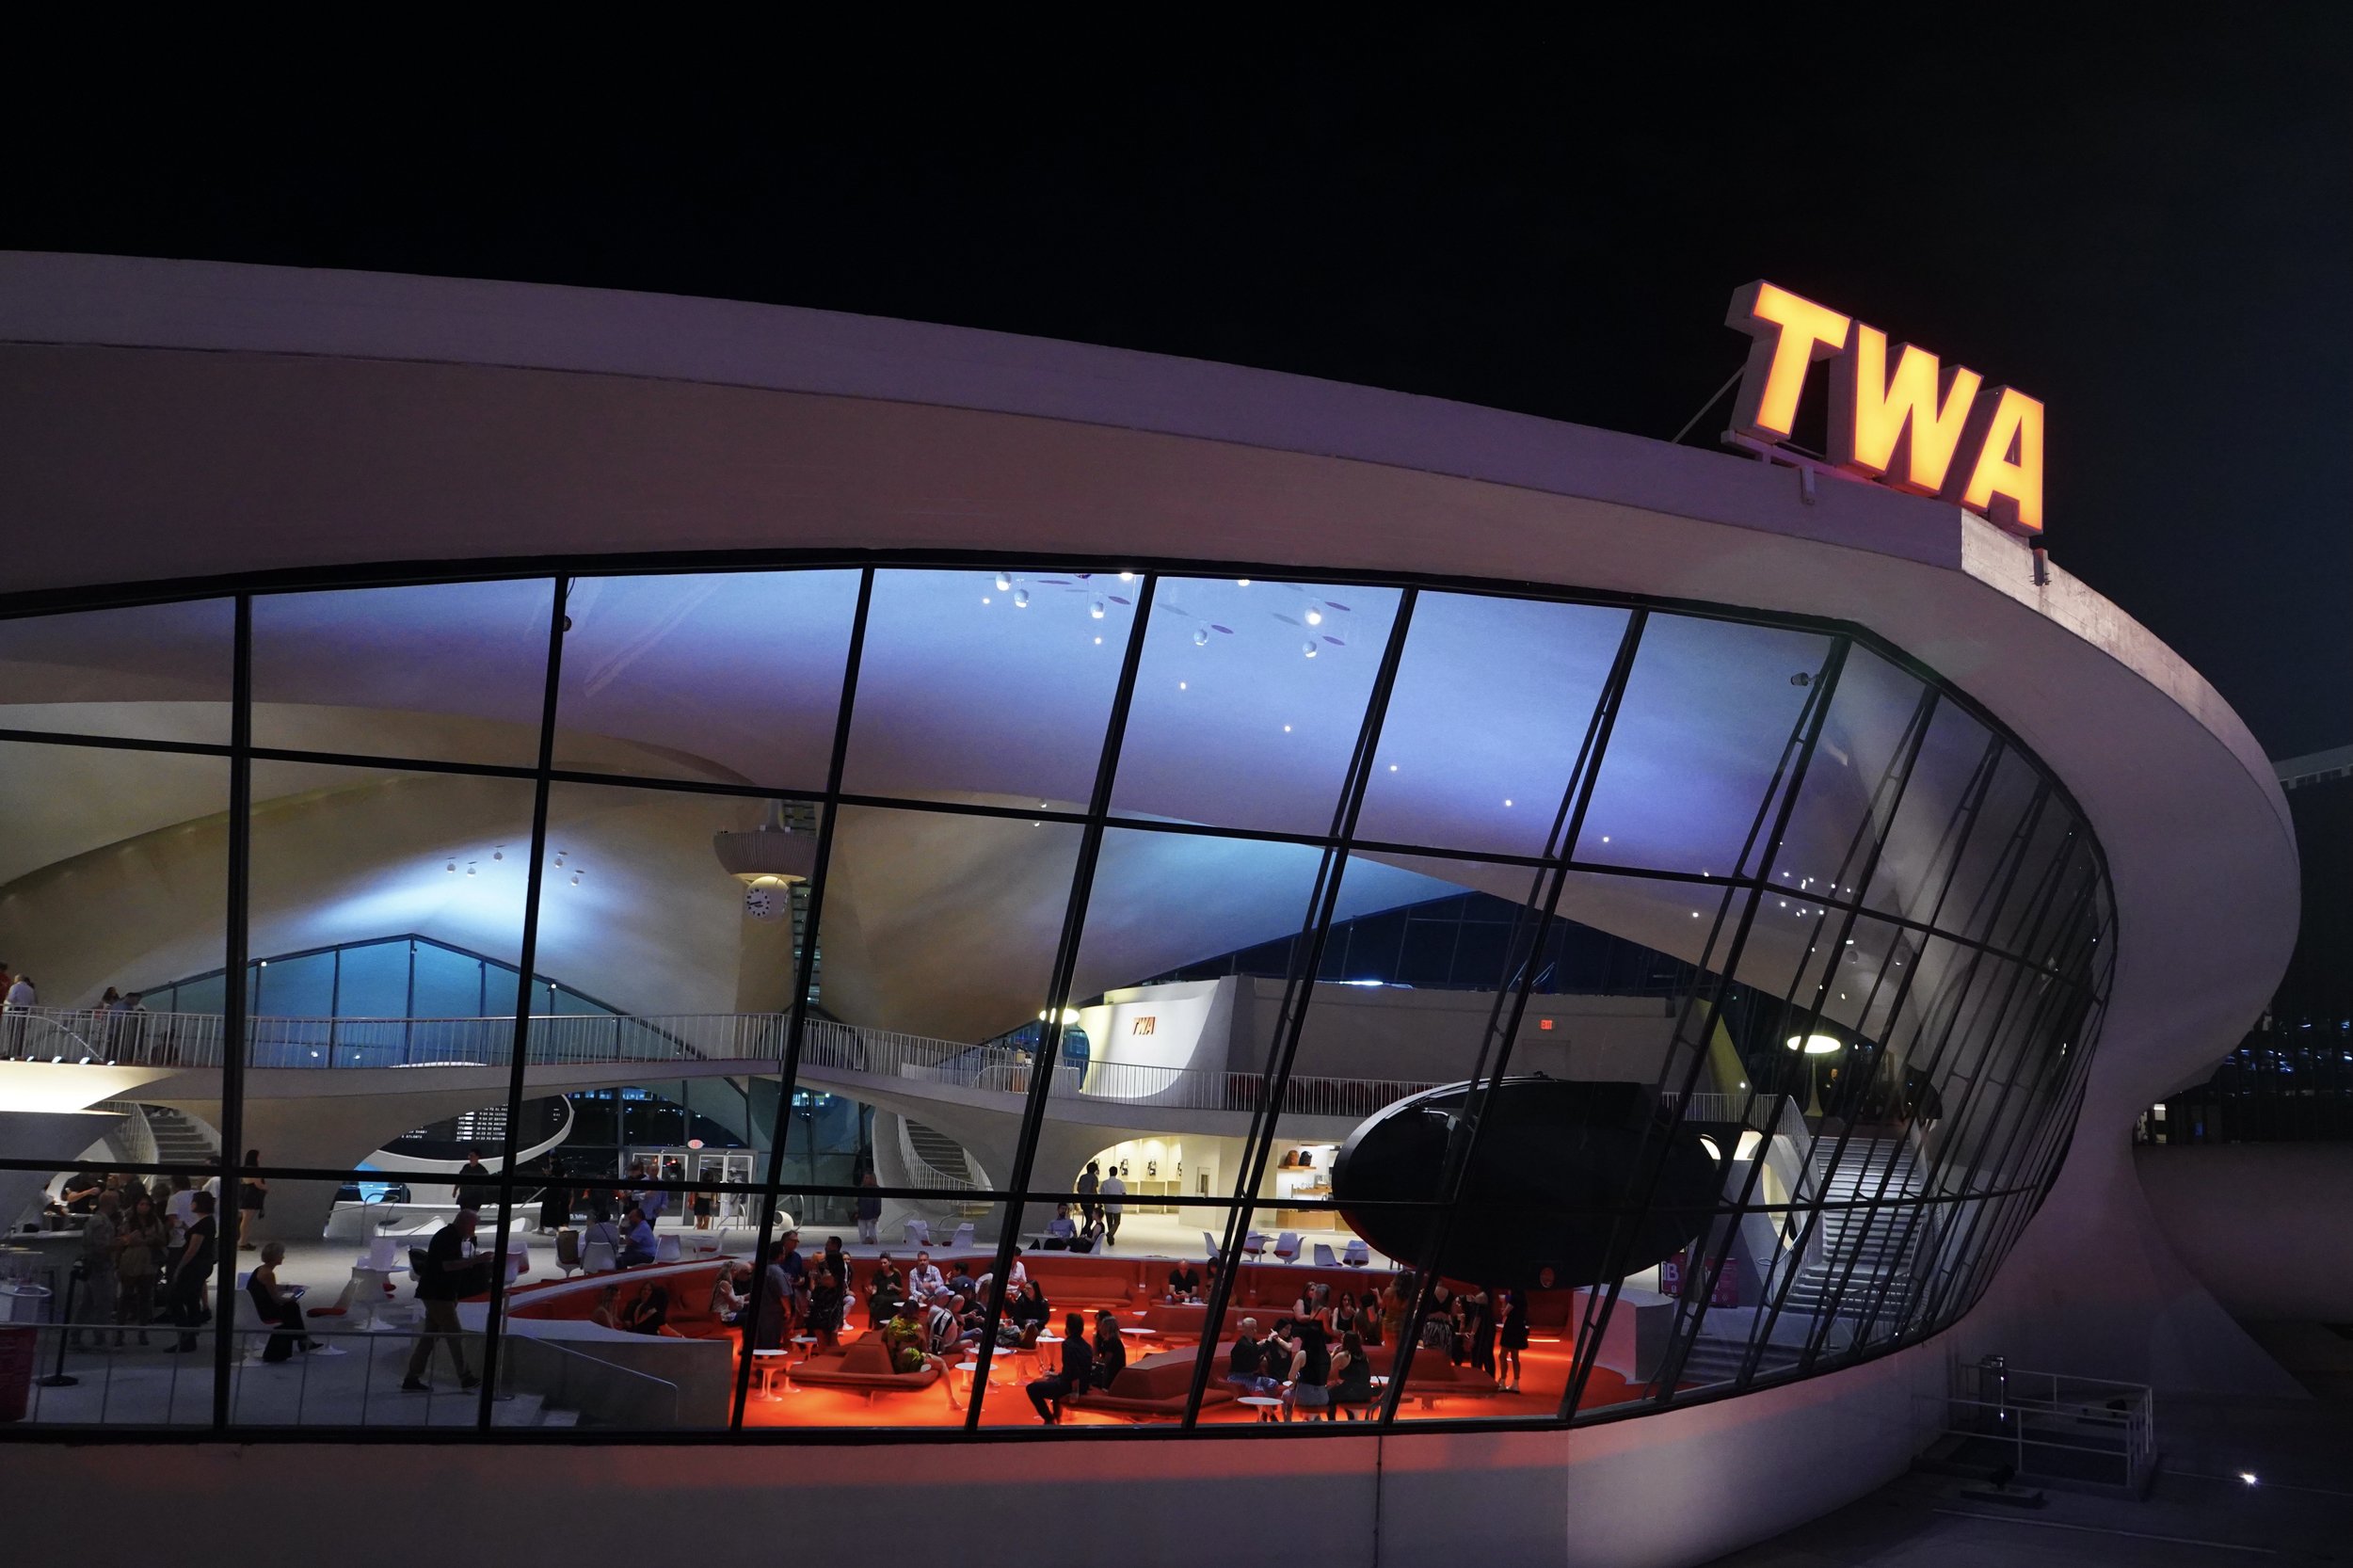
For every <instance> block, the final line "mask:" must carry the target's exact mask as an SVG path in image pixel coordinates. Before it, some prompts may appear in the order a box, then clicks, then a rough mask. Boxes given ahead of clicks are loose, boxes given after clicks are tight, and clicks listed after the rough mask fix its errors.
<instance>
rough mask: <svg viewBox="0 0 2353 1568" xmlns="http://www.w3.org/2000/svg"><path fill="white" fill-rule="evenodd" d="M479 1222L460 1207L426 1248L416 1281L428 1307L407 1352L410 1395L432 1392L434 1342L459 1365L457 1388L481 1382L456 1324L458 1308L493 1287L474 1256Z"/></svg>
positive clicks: (404, 1383) (484, 1263) (483, 1263)
mask: <svg viewBox="0 0 2353 1568" xmlns="http://www.w3.org/2000/svg"><path fill="white" fill-rule="evenodd" d="M475 1221H476V1215H475V1213H474V1211H473V1210H472V1209H471V1208H461V1209H459V1210H458V1211H457V1217H456V1219H454V1220H452V1221H450V1223H449V1224H445V1225H443V1226H442V1227H441V1228H440V1229H439V1230H437V1231H435V1232H434V1233H433V1240H431V1241H429V1242H427V1243H426V1244H425V1249H424V1272H423V1273H421V1274H420V1275H418V1277H417V1301H418V1302H419V1304H422V1305H423V1306H424V1333H423V1334H421V1335H419V1336H417V1344H416V1348H415V1349H414V1350H412V1351H410V1352H408V1376H407V1377H405V1378H403V1379H402V1380H401V1384H400V1385H401V1387H402V1388H404V1389H406V1390H407V1391H408V1392H409V1393H411V1394H430V1393H431V1392H433V1386H432V1384H428V1383H426V1382H425V1381H424V1375H425V1373H426V1372H427V1371H429V1370H430V1369H431V1368H432V1365H433V1347H434V1346H435V1345H436V1344H446V1345H448V1346H449V1358H450V1360H452V1361H454V1362H456V1364H457V1386H458V1387H459V1388H461V1389H462V1388H479V1387H480V1386H481V1385H482V1380H481V1379H480V1378H478V1377H476V1376H474V1375H473V1369H472V1368H470V1367H468V1366H467V1365H466V1342H465V1331H464V1328H463V1326H462V1325H460V1324H459V1322H458V1320H457V1304H458V1303H459V1302H461V1301H463V1300H465V1298H467V1297H468V1296H477V1295H480V1294H481V1293H482V1292H483V1291H485V1290H488V1288H490V1282H489V1277H488V1259H487V1258H484V1257H479V1256H475V1254H474V1245H473V1231H474V1224H475Z"/></svg>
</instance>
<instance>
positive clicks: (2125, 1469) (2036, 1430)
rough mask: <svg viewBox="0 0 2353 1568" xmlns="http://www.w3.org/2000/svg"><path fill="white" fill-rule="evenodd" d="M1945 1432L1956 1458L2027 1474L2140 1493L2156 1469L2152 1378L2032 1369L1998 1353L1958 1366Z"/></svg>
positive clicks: (1954, 1370) (1946, 1413) (1955, 1369)
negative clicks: (2133, 1380) (2131, 1380)
mask: <svg viewBox="0 0 2353 1568" xmlns="http://www.w3.org/2000/svg"><path fill="white" fill-rule="evenodd" d="M1945 1438H1946V1439H1947V1440H1949V1442H1950V1444H1951V1445H1953V1446H1954V1447H1955V1456H1956V1457H1970V1458H1976V1459H1980V1460H1983V1461H1985V1462H1987V1463H1994V1464H2008V1465H2009V1467H2010V1468H2011V1469H2012V1470H2013V1471H2014V1472H2015V1473H2016V1474H2017V1475H2018V1476H2019V1477H2021V1478H2022V1479H2033V1480H2044V1481H2058V1482H2067V1483H2073V1484H2076V1485H2092V1486H2103V1487H2115V1488H2117V1489H2120V1490H2122V1491H2126V1492H2131V1493H2134V1494H2136V1495H2137V1494H2138V1493H2139V1492H2140V1491H2141V1490H2142V1489H2143V1488H2144V1487H2146V1486H2147V1484H2148V1482H2149V1479H2150V1477H2151V1475H2152V1474H2153V1472H2154V1471H2155V1468H2156V1460H2157V1446H2156V1415H2155V1401H2154V1398H2153V1395H2152V1393H2151V1391H2150V1388H2149V1386H2148V1384H2139V1383H2115V1382H2111V1381H2109V1380H2107V1379H2105V1378H2085V1377H2073V1376H2070V1375H2069V1374H2067V1373H2064V1372H2041V1371H2033V1370H2029V1369H2027V1368H2018V1367H2011V1366H2009V1365H2007V1364H2006V1363H2005V1362H2004V1361H2003V1359H2002V1358H2001V1357H1999V1356H1988V1357H1986V1358H1985V1359H1984V1360H1982V1361H1979V1362H1977V1363H1974V1364H1968V1365H1961V1366H1956V1367H1955V1368H1953V1370H1952V1384H1951V1391H1950V1393H1949V1394H1948V1395H1947V1396H1946V1399H1945Z"/></svg>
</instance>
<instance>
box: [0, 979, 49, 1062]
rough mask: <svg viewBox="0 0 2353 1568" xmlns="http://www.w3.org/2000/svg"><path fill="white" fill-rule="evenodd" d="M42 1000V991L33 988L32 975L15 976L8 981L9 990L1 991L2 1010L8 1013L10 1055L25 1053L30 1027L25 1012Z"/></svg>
mask: <svg viewBox="0 0 2353 1568" xmlns="http://www.w3.org/2000/svg"><path fill="white" fill-rule="evenodd" d="M39 1004H40V992H38V991H36V990H34V989H33V977H32V976H30V975H24V974H21V975H17V976H15V977H14V978H13V979H11V980H10V981H9V982H8V990H7V991H6V992H0V1010H5V1012H6V1013H7V1020H6V1021H7V1023H8V1054H9V1055H10V1056H17V1057H21V1056H23V1055H24V1032H25V1031H26V1029H28V1028H29V1027H30V1025H29V1024H28V1023H27V1022H26V1020H25V1017H24V1012H25V1009H27V1008H29V1007H34V1006H38V1005H39Z"/></svg>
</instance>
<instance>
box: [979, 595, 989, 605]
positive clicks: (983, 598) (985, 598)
mask: <svg viewBox="0 0 2353 1568" xmlns="http://www.w3.org/2000/svg"><path fill="white" fill-rule="evenodd" d="M981 602H982V603H984V604H986V603H988V602H989V598H988V595H986V594H983V595H981Z"/></svg>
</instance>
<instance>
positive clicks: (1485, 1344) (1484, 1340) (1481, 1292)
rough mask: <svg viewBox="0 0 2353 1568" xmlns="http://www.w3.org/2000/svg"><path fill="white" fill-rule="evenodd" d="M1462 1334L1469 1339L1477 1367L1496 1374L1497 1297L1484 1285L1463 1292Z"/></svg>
mask: <svg viewBox="0 0 2353 1568" xmlns="http://www.w3.org/2000/svg"><path fill="white" fill-rule="evenodd" d="M1462 1302H1463V1336H1464V1337H1465V1339H1467V1340H1469V1341H1470V1347H1469V1351H1468V1352H1467V1353H1468V1356H1469V1359H1470V1364H1471V1366H1472V1367H1473V1368H1476V1369H1477V1370H1479V1371H1481V1372H1484V1373H1486V1374H1487V1375H1488V1376H1489V1377H1493V1376H1495V1375H1496V1317H1495V1297H1494V1296H1493V1295H1492V1294H1490V1293H1489V1291H1488V1289H1487V1288H1486V1287H1485V1286H1483V1285H1474V1286H1472V1287H1471V1288H1469V1289H1468V1290H1465V1291H1464V1292H1463V1296H1462Z"/></svg>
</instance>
